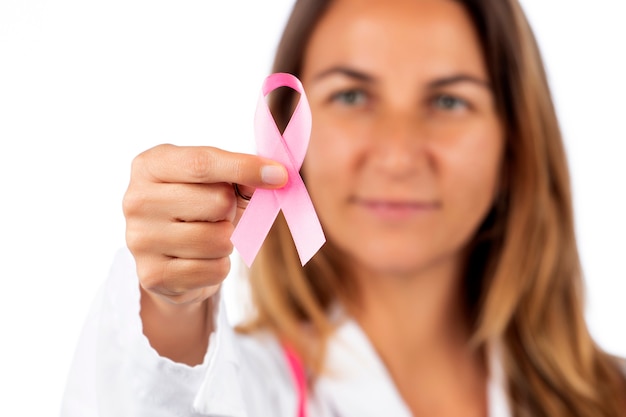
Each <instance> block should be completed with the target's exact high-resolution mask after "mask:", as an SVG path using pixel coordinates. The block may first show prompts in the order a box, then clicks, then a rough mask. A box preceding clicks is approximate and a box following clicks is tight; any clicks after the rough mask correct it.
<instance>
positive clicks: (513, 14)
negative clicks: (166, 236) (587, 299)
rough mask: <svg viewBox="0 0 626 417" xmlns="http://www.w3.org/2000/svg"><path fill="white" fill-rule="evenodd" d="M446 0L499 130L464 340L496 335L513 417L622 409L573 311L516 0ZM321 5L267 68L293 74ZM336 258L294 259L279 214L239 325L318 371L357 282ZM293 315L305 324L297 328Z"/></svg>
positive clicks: (580, 313)
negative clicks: (249, 312) (471, 33)
mask: <svg viewBox="0 0 626 417" xmlns="http://www.w3.org/2000/svg"><path fill="white" fill-rule="evenodd" d="M457 1H459V3H461V4H462V5H463V6H464V7H465V9H466V11H467V13H468V15H469V16H470V18H471V20H472V21H473V23H474V25H475V28H476V31H477V33H478V34H479V38H480V40H481V43H482V47H483V53H484V58H485V62H486V66H487V68H488V71H489V76H490V78H491V84H492V86H493V91H494V96H495V100H496V103H497V108H498V111H499V116H500V118H501V120H502V122H503V123H502V124H503V126H505V134H506V150H505V157H504V158H505V160H504V164H503V168H502V170H503V172H502V178H504V183H503V185H502V190H501V193H500V195H499V197H498V198H497V199H496V202H495V204H494V206H493V207H492V209H491V211H490V212H489V214H488V215H487V216H486V218H485V219H484V221H483V224H482V225H481V227H480V229H479V231H478V232H477V234H476V235H475V236H474V238H473V240H472V242H471V243H470V245H469V248H468V257H467V266H466V269H465V271H466V273H465V275H464V277H463V278H464V284H465V288H466V291H465V294H466V296H467V305H468V306H469V311H468V320H469V321H470V324H471V325H472V326H473V329H474V333H473V338H472V343H473V346H475V347H476V348H477V349H482V348H484V347H485V346H486V345H487V344H488V343H489V342H490V341H494V340H497V341H498V342H499V344H500V346H501V351H502V356H503V365H504V370H505V373H506V379H507V389H508V394H509V399H510V403H511V406H512V409H513V413H514V415H515V416H516V417H527V416H528V417H530V416H533V417H542V416H545V417H618V416H624V415H626V403H625V401H624V397H625V396H626V383H625V382H624V378H623V376H622V374H621V373H620V369H619V363H618V359H617V358H615V357H613V356H611V355H609V354H608V353H606V352H604V351H603V350H602V349H601V348H600V347H599V346H598V345H597V344H596V343H595V342H594V340H593V339H592V337H591V335H590V333H589V330H588V328H587V325H586V322H585V318H584V285H583V276H582V271H581V265H580V260H579V256H578V252H577V247H576V239H575V233H574V215H573V209H572V195H571V189H570V178H569V173H568V166H567V161H566V155H565V151H564V147H563V141H562V137H561V132H560V129H559V124H558V121H557V117H556V112H555V109H554V105H553V102H552V98H551V94H550V89H549V86H548V82H547V77H546V74H545V71H544V66H543V62H542V59H541V55H540V52H539V48H538V46H537V43H536V40H535V38H534V35H533V33H532V30H531V28H530V26H529V24H528V22H527V20H526V17H525V15H524V13H523V10H522V9H521V7H520V5H519V4H518V2H517V0H457ZM331 3H332V2H331V1H328V0H327V1H322V0H298V1H297V2H296V4H295V6H294V9H293V12H292V15H291V17H290V19H289V21H288V23H287V26H286V28H285V31H284V34H283V37H282V40H281V42H280V44H279V46H278V50H277V53H276V59H275V64H274V68H273V70H274V71H276V72H289V73H292V74H295V75H299V73H300V70H301V65H302V55H303V51H304V50H305V48H306V45H307V41H308V38H309V37H310V35H311V33H312V31H313V29H314V27H315V24H316V22H317V21H318V20H319V19H320V17H321V16H322V15H323V13H324V11H325V10H326V8H327V7H328V6H329V5H330V4H331ZM291 102H292V97H291V94H290V92H289V91H279V92H278V94H276V95H274V96H273V97H272V103H271V106H272V109H273V113H274V115H275V117H276V118H277V120H278V121H279V123H282V124H283V125H284V124H285V123H286V122H287V121H288V118H289V116H290V105H291ZM341 259H342V256H341V253H340V252H339V251H338V250H337V249H336V248H335V247H334V246H333V244H332V242H328V243H327V244H326V245H325V246H324V248H323V249H322V250H321V251H320V252H319V253H318V254H317V255H316V256H315V257H314V258H313V259H312V260H311V261H310V262H309V263H308V264H307V265H306V266H305V267H304V268H303V267H302V266H301V265H300V263H299V261H298V256H297V253H296V251H295V248H294V246H293V242H292V240H291V236H290V233H289V230H288V228H287V226H286V223H285V221H284V219H283V218H282V217H279V219H277V221H276V223H275V224H274V227H273V228H272V230H271V231H270V233H269V235H268V237H267V240H266V242H265V244H264V246H263V248H262V249H261V252H260V253H259V255H258V257H257V260H256V262H255V264H254V265H253V267H252V269H251V271H250V283H251V289H252V297H253V300H254V303H255V308H256V316H255V318H254V319H253V320H252V321H251V322H249V323H246V324H245V325H243V326H241V328H240V330H241V331H253V330H255V329H259V328H263V329H270V330H271V331H273V332H274V333H275V334H277V335H278V336H279V337H280V338H281V339H282V340H283V341H284V342H285V343H288V344H290V345H292V346H293V347H294V348H295V349H296V350H297V351H298V352H299V353H300V355H301V356H302V358H303V359H304V361H305V363H306V364H307V365H308V367H309V368H310V369H311V370H313V372H319V371H320V370H321V365H322V361H323V355H324V343H325V340H326V339H327V337H328V336H329V335H330V333H331V332H332V330H333V325H332V323H331V322H330V321H329V318H328V313H329V309H330V308H331V307H332V305H333V304H334V303H336V302H337V301H339V302H342V301H344V300H349V299H352V298H353V297H354V293H355V291H358V288H355V286H354V283H353V281H352V280H351V279H350V276H349V271H348V269H347V268H345V267H344V266H343V265H342V262H341ZM303 323H306V327H307V328H308V329H310V330H312V331H311V332H306V334H304V332H303ZM310 334H314V335H315V338H313V339H311V338H310V337H307V335H310ZM311 342H312V344H311Z"/></svg>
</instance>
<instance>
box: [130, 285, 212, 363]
mask: <svg viewBox="0 0 626 417" xmlns="http://www.w3.org/2000/svg"><path fill="white" fill-rule="evenodd" d="M140 288H141V287H140ZM140 291H141V311H140V316H141V321H142V325H143V333H144V335H145V336H146V338H147V339H148V341H149V343H150V345H151V346H152V348H153V349H154V350H156V351H157V353H158V354H159V355H161V356H163V357H167V358H169V359H171V360H172V361H174V362H179V363H184V364H187V365H190V366H194V365H198V364H200V363H202V361H203V359H204V356H205V354H206V351H207V348H208V343H209V336H210V334H211V333H212V332H213V330H214V320H213V315H214V314H213V310H214V298H215V297H216V296H215V294H213V295H212V296H210V297H208V298H205V299H202V300H201V301H196V302H190V303H185V304H176V303H173V302H171V301H170V300H168V299H166V298H164V297H162V296H160V295H158V294H154V293H151V292H149V291H146V290H145V289H143V288H141V290H140Z"/></svg>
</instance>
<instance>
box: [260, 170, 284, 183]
mask: <svg viewBox="0 0 626 417" xmlns="http://www.w3.org/2000/svg"><path fill="white" fill-rule="evenodd" d="M261 181H263V182H264V183H265V184H269V185H280V184H284V183H285V182H286V181H287V170H286V169H285V168H284V167H282V166H280V165H266V166H264V167H263V168H261Z"/></svg>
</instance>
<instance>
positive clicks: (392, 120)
mask: <svg viewBox="0 0 626 417" xmlns="http://www.w3.org/2000/svg"><path fill="white" fill-rule="evenodd" d="M372 135H373V136H372V137H373V139H374V140H373V144H374V146H373V147H372V155H371V158H372V162H373V164H374V165H375V166H376V168H377V169H378V170H379V171H380V172H381V173H384V174H385V175H390V176H393V177H398V178H400V177H406V176H410V175H415V174H416V173H417V172H419V171H420V170H423V169H425V168H428V167H429V166H431V165H432V164H431V161H430V158H429V153H428V146H427V145H428V138H427V133H426V129H424V126H423V125H422V123H420V121H419V119H418V117H417V116H416V115H415V114H411V113H410V112H394V113H387V114H385V115H380V116H379V120H378V122H377V123H376V128H375V129H374V132H372Z"/></svg>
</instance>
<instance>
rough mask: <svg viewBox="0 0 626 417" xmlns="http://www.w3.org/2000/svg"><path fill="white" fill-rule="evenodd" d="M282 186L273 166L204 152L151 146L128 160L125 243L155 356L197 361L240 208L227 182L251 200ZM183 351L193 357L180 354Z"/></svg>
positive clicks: (283, 178)
mask: <svg viewBox="0 0 626 417" xmlns="http://www.w3.org/2000/svg"><path fill="white" fill-rule="evenodd" d="M286 182H287V171H286V170H285V168H284V167H283V166H282V165H280V164H278V163H276V162H273V161H270V160H267V159H264V158H260V157H257V156H254V155H246V154H238V153H231V152H227V151H224V150H221V149H217V148H211V147H177V146H173V145H159V146H157V147H155V148H152V149H150V150H148V151H146V152H143V153H142V154H140V155H139V156H137V157H136V158H135V160H134V161H133V165H132V172H131V179H130V184H129V187H128V190H127V191H126V194H125V196H124V204H123V208H124V215H125V217H126V242H127V245H128V248H129V249H130V251H131V252H132V254H133V256H134V258H135V261H136V264H137V274H138V276H139V281H140V285H141V290H142V313H141V315H142V320H143V325H144V333H145V334H146V336H148V339H149V340H150V343H151V344H152V346H153V347H154V348H155V349H156V350H157V351H158V352H159V353H161V354H162V355H164V356H168V357H170V358H171V359H174V360H179V361H182V362H197V360H198V359H199V360H200V361H201V360H202V355H203V354H204V350H206V341H205V342H204V343H202V340H208V333H210V331H211V328H210V322H211V320H210V315H208V312H210V310H211V309H210V308H209V305H208V304H209V303H208V302H207V300H208V299H209V298H210V297H211V296H212V295H213V294H215V293H216V292H217V291H218V289H219V287H220V284H221V282H222V281H223V280H224V278H225V277H226V276H227V275H228V272H229V271H230V258H229V255H230V254H231V253H232V251H233V246H232V243H231V242H230V237H231V234H232V232H233V229H234V226H235V225H236V224H237V221H238V220H239V218H240V217H241V214H242V212H243V210H244V209H245V207H246V205H247V201H246V200H244V199H243V198H241V197H238V196H237V195H236V194H235V192H234V189H233V184H239V189H240V191H241V193H242V194H244V195H251V194H252V192H253V191H254V189H255V188H257V187H264V188H279V187H281V186H283V185H284V184H285V183H286ZM181 338H182V339H181ZM190 338H191V339H193V338H199V339H200V341H199V342H198V343H200V345H202V344H204V347H202V346H198V343H194V341H193V340H189V339H190ZM186 343H187V345H186ZM191 346H198V348H199V350H200V351H201V356H200V357H198V356H197V355H198V352H194V353H192V352H182V351H181V349H182V350H189V349H191ZM191 350H194V349H191ZM196 350H197V349H196ZM190 357H192V358H195V359H192V360H187V358H190Z"/></svg>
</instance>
